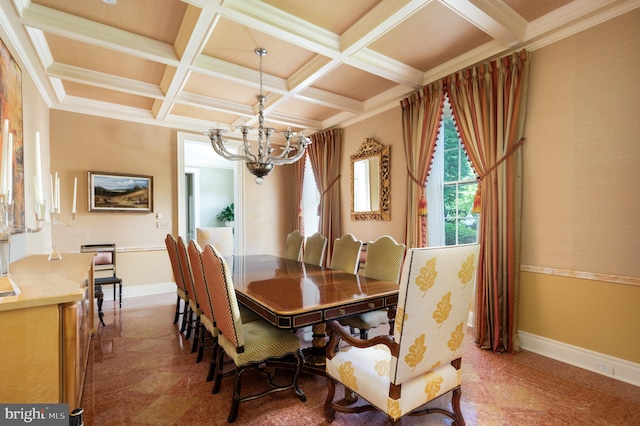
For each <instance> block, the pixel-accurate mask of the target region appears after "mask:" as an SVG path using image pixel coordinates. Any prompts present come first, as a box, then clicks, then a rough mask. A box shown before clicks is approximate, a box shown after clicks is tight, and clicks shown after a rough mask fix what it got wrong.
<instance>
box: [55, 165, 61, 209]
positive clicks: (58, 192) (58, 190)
mask: <svg viewBox="0 0 640 426" xmlns="http://www.w3.org/2000/svg"><path fill="white" fill-rule="evenodd" d="M56 213H60V178H59V177H58V173H57V172H56Z"/></svg>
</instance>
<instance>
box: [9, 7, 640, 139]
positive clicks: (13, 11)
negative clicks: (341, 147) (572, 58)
mask: <svg viewBox="0 0 640 426" xmlns="http://www.w3.org/2000/svg"><path fill="white" fill-rule="evenodd" d="M109 2H113V3H115V4H108V3H109ZM639 5H640V0H573V1H571V0H471V1H467V0H315V1H312V0H104V1H103V0H73V1H71V0H33V1H29V0H0V7H1V9H0V23H1V24H2V27H3V28H4V30H5V32H6V34H7V37H8V38H9V39H10V40H11V43H12V44H13V45H15V46H17V47H16V49H17V50H19V52H18V54H19V55H20V57H21V59H22V61H23V63H25V67H26V68H27V69H26V70H23V72H25V71H26V72H28V73H29V74H30V75H31V76H32V77H33V78H34V79H35V80H36V85H37V87H38V90H39V91H40V93H41V94H42V95H43V96H44V98H45V100H46V102H47V103H48V104H49V106H50V107H51V108H54V109H60V110H65V111H73V112H79V113H83V114H91V115H97V116H103V117H110V118H114V119H121V120H129V121H135V122H141V123H147V124H155V125H162V126H170V127H175V128H179V129H184V130H189V131H196V132H204V131H206V130H207V129H208V128H210V127H212V126H215V125H220V126H222V127H229V128H233V127H235V126H237V125H239V124H242V123H245V122H246V123H249V124H253V123H255V121H256V114H257V101H256V98H255V95H256V94H257V93H258V90H259V73H258V71H257V70H258V68H259V57H258V56H257V55H256V54H255V53H254V49H255V48H257V47H262V48H265V49H267V51H268V54H267V55H266V56H265V57H264V60H263V61H264V64H263V69H264V78H263V84H264V93H265V95H268V100H267V104H266V108H265V116H266V120H267V121H268V124H269V125H270V126H272V127H276V128H278V129H279V130H282V129H285V128H286V127H287V126H291V128H292V129H293V130H303V129H305V132H306V133H307V134H311V133H314V132H316V131H318V130H322V129H326V128H330V127H334V126H345V125H349V124H353V123H355V122H357V121H359V120H362V119H363V118H366V117H370V116H373V115H375V114H377V113H379V112H381V111H384V110H386V109H389V108H391V107H394V106H397V105H398V101H399V100H400V99H401V98H403V97H405V96H406V95H407V94H408V93H410V92H412V91H414V90H415V89H418V88H420V87H422V86H424V85H425V84H428V83H429V82H432V81H434V80H437V79H438V78H441V77H443V76H446V75H448V74H451V73H452V72H454V71H457V70H459V69H461V68H464V67H466V66H469V65H472V64H474V63H477V62H480V61H483V60H486V59H488V58H493V57H497V56H501V55H504V54H506V53H509V52H511V51H514V50H518V49H521V48H527V49H529V50H535V49H536V48H539V47H541V46H544V45H546V44H549V43H551V42H554V41H556V40H559V39H561V38H563V37H566V36H568V35H571V34H573V33H576V32H578V31H581V30H584V29H585V28H588V27H590V26H592V25H595V24H598V23H599V22H602V21H604V20H607V19H610V18H612V17H615V16H617V15H620V14H622V13H625V12H627V11H629V10H631V9H633V8H636V7H638V6H639Z"/></svg>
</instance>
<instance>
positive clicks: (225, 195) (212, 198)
mask: <svg viewBox="0 0 640 426" xmlns="http://www.w3.org/2000/svg"><path fill="white" fill-rule="evenodd" d="M177 152H178V156H177V157H178V164H177V168H178V188H177V189H178V234H179V235H181V236H183V237H184V238H185V239H186V240H187V241H189V240H190V239H195V238H196V232H195V231H196V228H198V227H221V226H224V224H223V223H220V222H218V221H217V220H216V218H215V217H216V215H217V214H218V213H219V212H220V211H221V210H222V209H224V208H225V207H227V206H228V205H230V204H233V205H234V207H235V208H234V210H235V220H234V224H233V228H234V232H233V234H234V253H235V254H241V253H243V252H244V241H243V238H242V235H243V232H242V227H243V220H242V214H241V212H242V204H243V203H242V197H241V190H242V173H240V172H239V169H238V166H237V164H238V163H237V162H235V161H228V160H225V159H223V158H221V157H219V156H218V155H217V154H216V153H215V152H214V151H213V149H212V148H211V145H210V142H209V139H208V138H207V137H206V136H204V135H198V134H190V133H182V132H178V149H177ZM240 171H241V169H240Z"/></svg>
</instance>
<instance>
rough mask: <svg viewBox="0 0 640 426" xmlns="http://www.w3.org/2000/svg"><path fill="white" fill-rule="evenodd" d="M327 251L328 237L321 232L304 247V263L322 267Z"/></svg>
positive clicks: (312, 237)
mask: <svg viewBox="0 0 640 426" xmlns="http://www.w3.org/2000/svg"><path fill="white" fill-rule="evenodd" d="M326 251H327V237H323V236H322V234H320V233H319V232H316V233H314V234H313V235H311V236H310V237H308V238H307V241H306V242H305V245H304V254H303V258H302V259H303V261H304V263H308V264H310V265H317V266H322V264H323V263H324V254H325V252H326Z"/></svg>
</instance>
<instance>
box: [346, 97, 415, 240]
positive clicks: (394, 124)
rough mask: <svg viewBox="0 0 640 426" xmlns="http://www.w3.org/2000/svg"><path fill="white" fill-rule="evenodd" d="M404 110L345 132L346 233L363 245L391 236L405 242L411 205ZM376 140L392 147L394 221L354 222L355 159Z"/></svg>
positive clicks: (384, 115)
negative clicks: (365, 145)
mask: <svg viewBox="0 0 640 426" xmlns="http://www.w3.org/2000/svg"><path fill="white" fill-rule="evenodd" d="M401 114H402V112H401V110H400V106H399V104H398V106H397V107H395V108H392V109H390V110H388V111H385V112H383V113H381V114H378V115H376V116H375V117H373V118H370V119H368V120H364V121H361V122H360V123H357V124H354V125H353V126H349V127H347V128H345V129H343V132H342V162H341V163H340V176H341V178H340V191H341V198H340V203H341V205H342V217H341V220H342V231H343V234H345V233H352V234H353V235H355V236H356V238H358V239H359V240H361V241H363V242H365V243H366V242H368V241H374V240H376V239H377V238H378V237H380V236H381V235H390V236H391V237H393V238H394V239H395V240H396V241H398V242H401V241H403V240H404V236H403V235H404V226H405V214H404V212H405V211H406V203H407V191H406V190H405V188H406V186H407V182H406V181H407V179H406V177H407V162H406V160H405V155H404V147H403V144H402V121H401V118H402V117H401ZM367 138H368V139H374V140H375V141H376V142H378V143H381V144H382V145H389V146H390V147H391V149H390V156H391V166H390V169H391V220H390V221H371V220H361V221H354V220H351V162H350V157H351V155H353V154H355V153H356V151H358V148H360V145H361V144H362V142H363V141H364V140H365V139H367Z"/></svg>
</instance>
